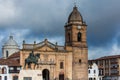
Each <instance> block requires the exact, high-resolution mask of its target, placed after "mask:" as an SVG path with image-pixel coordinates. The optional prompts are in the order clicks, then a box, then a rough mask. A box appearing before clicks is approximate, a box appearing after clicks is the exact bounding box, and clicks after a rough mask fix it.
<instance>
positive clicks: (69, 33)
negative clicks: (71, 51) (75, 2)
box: [65, 6, 87, 47]
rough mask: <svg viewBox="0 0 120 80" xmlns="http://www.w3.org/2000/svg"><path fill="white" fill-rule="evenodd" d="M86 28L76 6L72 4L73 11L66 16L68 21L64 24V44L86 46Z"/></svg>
mask: <svg viewBox="0 0 120 80" xmlns="http://www.w3.org/2000/svg"><path fill="white" fill-rule="evenodd" d="M86 29H87V25H86V23H85V22H84V21H83V18H82V16H81V14H80V12H79V11H78V9H77V7H76V6H74V7H73V11H72V12H71V14H70V15H69V17H68V22H67V23H66V25H65V45H66V46H79V47H80V46H81V47H83V46H84V47H85V46H87V44H86Z"/></svg>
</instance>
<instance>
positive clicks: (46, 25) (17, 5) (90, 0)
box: [0, 0, 120, 59]
mask: <svg viewBox="0 0 120 80" xmlns="http://www.w3.org/2000/svg"><path fill="white" fill-rule="evenodd" d="M119 3H120V0H76V5H77V7H78V9H79V11H80V13H81V14H82V16H83V18H84V21H86V23H87V25H88V27H87V28H88V29H87V42H88V47H89V59H95V58H98V57H101V56H107V55H116V54H120V5H119ZM73 6H74V0H0V48H1V47H2V45H3V44H4V43H5V42H6V41H7V40H8V38H9V36H10V34H12V35H13V36H14V39H15V40H16V41H17V43H18V44H19V45H20V46H21V45H22V41H23V40H25V41H26V43H33V42H34V41H36V42H37V43H38V42H41V41H43V40H44V39H45V38H48V40H49V41H51V42H53V43H55V42H58V44H59V45H64V25H65V23H66V22H67V19H68V16H69V14H70V13H71V11H72V9H73ZM0 52H1V53H2V51H1V50H0Z"/></svg>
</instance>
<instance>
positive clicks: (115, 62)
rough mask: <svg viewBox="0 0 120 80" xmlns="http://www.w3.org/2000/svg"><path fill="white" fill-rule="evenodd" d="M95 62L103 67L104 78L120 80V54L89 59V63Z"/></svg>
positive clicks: (105, 79) (106, 79)
mask: <svg viewBox="0 0 120 80" xmlns="http://www.w3.org/2000/svg"><path fill="white" fill-rule="evenodd" d="M93 63H96V64H97V65H98V66H101V67H102V68H103V76H104V80H120V55H113V56H105V57H101V58H98V59H94V60H89V64H93Z"/></svg>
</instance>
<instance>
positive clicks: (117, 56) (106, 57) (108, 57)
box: [96, 55, 120, 60]
mask: <svg viewBox="0 0 120 80" xmlns="http://www.w3.org/2000/svg"><path fill="white" fill-rule="evenodd" d="M113 58H120V55H112V56H104V57H101V58H98V59H96V60H100V59H113Z"/></svg>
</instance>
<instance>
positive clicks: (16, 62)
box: [0, 59, 20, 66]
mask: <svg viewBox="0 0 120 80" xmlns="http://www.w3.org/2000/svg"><path fill="white" fill-rule="evenodd" d="M0 65H8V66H20V62H19V60H13V59H0Z"/></svg>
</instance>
